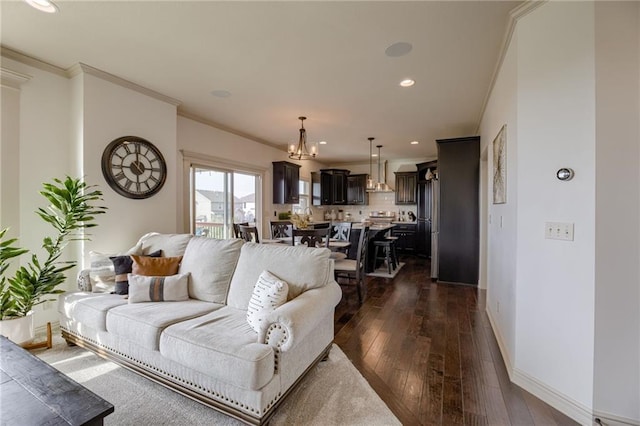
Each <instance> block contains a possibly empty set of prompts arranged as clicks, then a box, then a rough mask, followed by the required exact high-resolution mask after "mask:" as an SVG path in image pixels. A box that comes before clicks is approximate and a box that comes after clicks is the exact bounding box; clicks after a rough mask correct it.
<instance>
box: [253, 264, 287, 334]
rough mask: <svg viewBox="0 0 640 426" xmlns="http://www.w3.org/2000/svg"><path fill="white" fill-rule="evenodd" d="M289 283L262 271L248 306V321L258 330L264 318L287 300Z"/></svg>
mask: <svg viewBox="0 0 640 426" xmlns="http://www.w3.org/2000/svg"><path fill="white" fill-rule="evenodd" d="M288 293H289V285H288V284H287V283H286V281H283V280H281V279H280V278H278V277H276V276H275V275H273V274H272V273H271V272H269V271H262V273H261V274H260V276H259V277H258V282H257V283H256V285H255V287H253V293H252V294H251V299H250V300H249V306H248V307H247V322H248V323H249V325H250V326H251V328H253V329H254V330H255V331H256V332H259V331H260V326H261V324H262V322H263V320H264V318H265V317H266V316H267V315H269V314H270V313H271V312H273V311H274V310H275V309H276V308H277V307H278V306H280V305H282V304H284V303H285V302H286V301H287V294H288Z"/></svg>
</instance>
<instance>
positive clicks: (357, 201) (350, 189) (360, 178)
mask: <svg viewBox="0 0 640 426" xmlns="http://www.w3.org/2000/svg"><path fill="white" fill-rule="evenodd" d="M347 204H349V205H366V204H369V194H368V193H367V175H366V174H360V175H349V176H347Z"/></svg>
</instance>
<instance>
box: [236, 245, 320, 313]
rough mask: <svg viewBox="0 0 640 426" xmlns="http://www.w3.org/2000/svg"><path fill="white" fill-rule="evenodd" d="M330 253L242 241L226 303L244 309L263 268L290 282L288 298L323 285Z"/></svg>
mask: <svg viewBox="0 0 640 426" xmlns="http://www.w3.org/2000/svg"><path fill="white" fill-rule="evenodd" d="M330 254H331V252H330V251H329V250H327V249H325V248H319V249H314V248H308V247H306V246H283V245H279V244H255V243H245V244H244V245H243V246H242V250H240V258H239V259H238V266H237V267H236V271H235V273H234V274H233V278H232V279H231V287H230V288H229V297H228V298H227V305H229V306H232V307H234V308H237V309H244V310H246V309H247V306H248V305H249V299H251V294H252V293H253V286H254V285H255V283H256V282H257V281H258V277H259V276H260V274H261V273H262V271H264V270H268V271H270V272H271V273H273V274H274V275H276V276H278V277H279V278H280V279H282V280H284V281H286V282H287V283H288V284H289V295H288V299H289V300H291V299H293V298H295V297H297V296H298V295H300V294H302V293H304V292H305V291H307V290H309V289H312V288H317V287H322V286H324V285H325V284H326V283H327V282H328V281H329V278H330V277H331V261H330V260H329V255H330Z"/></svg>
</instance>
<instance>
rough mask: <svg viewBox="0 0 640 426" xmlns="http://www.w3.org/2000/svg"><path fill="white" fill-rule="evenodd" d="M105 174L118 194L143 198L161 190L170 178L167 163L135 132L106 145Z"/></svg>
mask: <svg viewBox="0 0 640 426" xmlns="http://www.w3.org/2000/svg"><path fill="white" fill-rule="evenodd" d="M102 174H103V175H104V178H105V179H106V181H107V183H108V184H109V186H110V187H111V188H112V189H113V190H114V191H116V192H117V193H118V194H120V195H122V196H124V197H127V198H134V199H141V198H148V197H151V196H152V195H154V194H155V193H157V192H158V191H160V189H161V188H162V186H163V185H164V182H165V180H166V179H167V165H166V163H165V161H164V157H163V156H162V154H161V153H160V151H159V150H158V148H156V147H155V146H154V145H153V144H152V143H151V142H149V141H147V140H145V139H142V138H139V137H136V136H125V137H122V138H118V139H116V140H114V141H113V142H111V143H110V144H109V145H108V146H107V147H106V148H105V150H104V152H103V153H102Z"/></svg>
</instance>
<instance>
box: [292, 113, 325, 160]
mask: <svg viewBox="0 0 640 426" xmlns="http://www.w3.org/2000/svg"><path fill="white" fill-rule="evenodd" d="M306 119H307V117H298V120H300V139H298V145H296V144H291V145H289V150H288V152H289V158H293V159H296V160H310V159H312V158H316V155H318V144H315V143H312V144H309V145H310V147H311V149H309V148H307V131H306V130H305V128H304V120H306Z"/></svg>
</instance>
